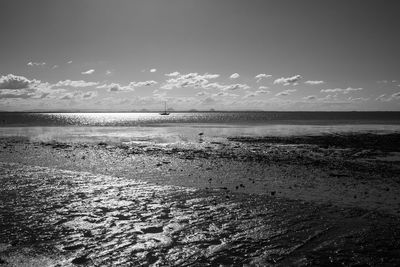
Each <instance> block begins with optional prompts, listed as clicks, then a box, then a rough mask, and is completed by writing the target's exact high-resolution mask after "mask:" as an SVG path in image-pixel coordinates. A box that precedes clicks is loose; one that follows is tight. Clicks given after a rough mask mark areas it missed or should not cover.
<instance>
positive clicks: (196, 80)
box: [161, 73, 219, 90]
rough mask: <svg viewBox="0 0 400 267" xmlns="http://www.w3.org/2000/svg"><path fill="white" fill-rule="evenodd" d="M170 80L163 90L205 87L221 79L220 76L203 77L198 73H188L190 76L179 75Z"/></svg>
mask: <svg viewBox="0 0 400 267" xmlns="http://www.w3.org/2000/svg"><path fill="white" fill-rule="evenodd" d="M172 74H174V76H173V77H175V78H171V79H168V80H167V81H166V83H165V84H164V85H163V86H161V89H167V90H169V89H173V88H183V87H203V86H205V85H206V84H208V83H209V80H210V79H216V78H218V77H219V74H209V73H205V74H203V75H201V74H198V73H188V74H178V75H177V76H175V74H176V73H172Z"/></svg>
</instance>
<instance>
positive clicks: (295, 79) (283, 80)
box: [274, 75, 302, 86]
mask: <svg viewBox="0 0 400 267" xmlns="http://www.w3.org/2000/svg"><path fill="white" fill-rule="evenodd" d="M301 79H302V77H301V76H300V75H294V76H292V77H286V78H285V77H281V78H278V79H276V80H275V81H274V84H282V85H285V86H286V85H297V82H298V81H299V80H301Z"/></svg>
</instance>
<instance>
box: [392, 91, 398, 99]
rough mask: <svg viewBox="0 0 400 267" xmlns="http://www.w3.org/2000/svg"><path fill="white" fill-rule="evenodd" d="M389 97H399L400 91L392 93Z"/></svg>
mask: <svg viewBox="0 0 400 267" xmlns="http://www.w3.org/2000/svg"><path fill="white" fill-rule="evenodd" d="M391 97H392V98H394V99H400V92H397V93H394V94H393V95H392V96H391Z"/></svg>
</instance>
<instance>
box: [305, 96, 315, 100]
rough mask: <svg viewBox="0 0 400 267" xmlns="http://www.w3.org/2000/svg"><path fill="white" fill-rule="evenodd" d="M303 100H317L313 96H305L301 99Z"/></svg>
mask: <svg viewBox="0 0 400 267" xmlns="http://www.w3.org/2000/svg"><path fill="white" fill-rule="evenodd" d="M303 99H304V100H315V99H317V97H316V96H315V95H309V96H305V97H303Z"/></svg>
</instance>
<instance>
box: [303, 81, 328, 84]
mask: <svg viewBox="0 0 400 267" xmlns="http://www.w3.org/2000/svg"><path fill="white" fill-rule="evenodd" d="M304 83H306V84H311V85H317V84H324V83H325V82H324V81H305V82H304Z"/></svg>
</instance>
